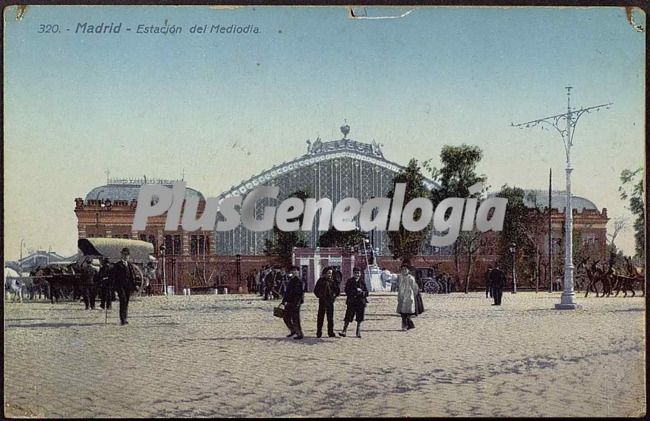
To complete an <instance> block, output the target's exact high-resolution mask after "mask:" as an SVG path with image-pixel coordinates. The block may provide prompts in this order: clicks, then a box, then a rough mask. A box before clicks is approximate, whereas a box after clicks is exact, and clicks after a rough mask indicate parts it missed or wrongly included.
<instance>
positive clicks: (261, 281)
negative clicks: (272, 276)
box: [257, 265, 271, 297]
mask: <svg viewBox="0 0 650 421" xmlns="http://www.w3.org/2000/svg"><path fill="white" fill-rule="evenodd" d="M270 270H271V269H270V268H269V265H266V266H264V269H262V270H261V271H260V273H259V275H258V277H257V284H258V287H257V292H258V294H260V297H263V296H264V291H265V290H266V275H268V274H269V271H270Z"/></svg>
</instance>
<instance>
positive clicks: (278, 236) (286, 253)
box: [264, 190, 309, 266]
mask: <svg viewBox="0 0 650 421" xmlns="http://www.w3.org/2000/svg"><path fill="white" fill-rule="evenodd" d="M289 197H297V198H299V199H302V200H305V199H306V198H308V197H309V194H308V193H307V192H305V191H303V190H298V191H296V192H294V193H292V194H290V195H289ZM303 217H304V215H303V214H301V215H300V216H298V217H296V218H294V219H289V220H287V221H288V222H293V221H298V222H299V223H300V225H302V221H303ZM294 247H307V241H306V238H305V234H304V233H303V232H302V231H289V232H286V231H282V230H280V229H279V228H278V227H277V225H275V226H274V227H273V234H272V235H271V238H270V239H269V238H267V239H266V240H264V253H265V254H266V255H267V256H277V258H278V260H280V262H281V263H282V264H283V265H285V266H289V265H291V258H292V256H293V248H294Z"/></svg>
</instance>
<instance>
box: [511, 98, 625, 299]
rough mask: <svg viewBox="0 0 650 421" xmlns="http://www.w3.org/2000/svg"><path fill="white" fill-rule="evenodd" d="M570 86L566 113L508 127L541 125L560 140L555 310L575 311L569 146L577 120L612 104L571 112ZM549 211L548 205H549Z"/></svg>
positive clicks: (571, 169)
mask: <svg viewBox="0 0 650 421" xmlns="http://www.w3.org/2000/svg"><path fill="white" fill-rule="evenodd" d="M571 89H572V87H571V86H567V87H566V90H567V112H566V113H562V114H557V115H554V116H550V117H544V118H540V119H537V120H532V121H528V122H525V123H520V124H511V126H512V127H518V128H520V129H522V128H530V127H535V126H538V125H540V127H541V128H542V129H544V128H545V127H544V125H548V126H550V127H552V128H554V129H555V130H557V132H558V133H560V136H562V141H563V142H564V151H565V153H566V205H565V207H564V221H565V223H564V230H565V233H564V245H565V247H564V291H562V296H561V298H560V303H559V304H555V308H556V309H560V310H575V309H577V308H580V306H579V305H578V304H577V303H576V301H575V297H576V294H575V291H574V290H573V207H572V205H571V171H573V168H572V167H571V146H573V135H574V133H575V127H576V124H578V120H579V119H580V117H581V116H582V115H583V114H585V113H589V112H591V111H600V109H601V108H605V109H608V108H609V107H610V105H612V103H611V102H609V103H607V104H600V105H595V106H593V107H588V108H581V109H579V110H572V109H571ZM548 205H549V208H550V206H551V204H550V203H549V204H548Z"/></svg>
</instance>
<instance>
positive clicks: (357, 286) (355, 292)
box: [339, 268, 368, 338]
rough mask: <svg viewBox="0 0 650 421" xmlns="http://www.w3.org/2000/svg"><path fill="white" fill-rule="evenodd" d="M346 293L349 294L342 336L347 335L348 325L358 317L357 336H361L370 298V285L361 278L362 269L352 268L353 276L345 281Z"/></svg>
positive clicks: (346, 301)
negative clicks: (362, 323) (368, 298)
mask: <svg viewBox="0 0 650 421" xmlns="http://www.w3.org/2000/svg"><path fill="white" fill-rule="evenodd" d="M345 295H346V296H347V298H346V300H345V304H346V305H347V308H346V310H345V318H344V319H343V321H344V323H345V324H344V325H343V330H342V331H341V332H339V335H340V336H346V334H347V330H348V325H349V324H350V323H351V322H352V320H353V319H354V318H355V317H356V319H357V338H360V337H361V322H363V315H364V312H365V309H366V303H367V302H368V300H367V299H366V297H367V296H368V287H366V283H365V282H364V281H362V280H361V269H359V268H354V269H353V270H352V278H350V279H348V280H347V281H346V282H345Z"/></svg>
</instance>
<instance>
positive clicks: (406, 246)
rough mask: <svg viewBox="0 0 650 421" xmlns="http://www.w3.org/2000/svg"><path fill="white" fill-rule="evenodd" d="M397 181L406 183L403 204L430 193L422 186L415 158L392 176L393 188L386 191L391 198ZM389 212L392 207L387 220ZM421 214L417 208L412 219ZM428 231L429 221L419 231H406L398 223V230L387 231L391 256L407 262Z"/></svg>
mask: <svg viewBox="0 0 650 421" xmlns="http://www.w3.org/2000/svg"><path fill="white" fill-rule="evenodd" d="M397 183H406V191H405V194H404V204H407V203H408V202H409V201H411V200H412V199H415V198H416V197H425V198H428V197H429V195H430V193H429V190H428V189H427V188H426V187H425V186H424V176H423V175H422V173H421V172H420V165H419V164H418V161H417V160H416V159H411V160H410V161H409V163H408V166H407V167H406V168H405V169H403V170H402V171H400V172H399V173H397V174H395V177H393V188H392V189H391V190H390V191H389V192H388V197H389V198H392V197H393V195H394V194H395V184H397ZM400 211H401V210H400ZM391 214H392V209H391V210H390V211H389V215H388V217H389V221H390V218H392V215H391ZM421 215H422V211H421V210H420V209H417V210H416V211H415V214H414V219H415V220H418V218H420V217H421ZM396 217H397V216H396ZM430 231H431V223H429V225H428V226H427V227H426V228H425V229H423V230H420V231H407V230H406V229H405V228H404V226H403V225H402V224H400V226H399V230H397V231H388V238H389V243H388V246H389V248H390V251H391V253H392V254H393V258H395V259H400V260H402V262H406V263H409V262H410V261H411V259H412V258H413V256H416V255H417V254H418V253H419V251H420V248H421V247H422V243H423V242H424V241H425V240H426V239H427V238H429V233H430Z"/></svg>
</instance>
